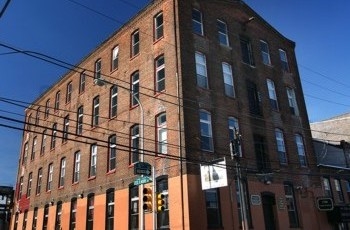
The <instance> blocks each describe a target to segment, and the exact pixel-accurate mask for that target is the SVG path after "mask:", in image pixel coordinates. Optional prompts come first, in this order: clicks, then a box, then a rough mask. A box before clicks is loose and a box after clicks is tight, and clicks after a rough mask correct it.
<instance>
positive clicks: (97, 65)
mask: <svg viewBox="0 0 350 230" xmlns="http://www.w3.org/2000/svg"><path fill="white" fill-rule="evenodd" d="M101 68H102V61H101V59H98V60H97V61H96V62H95V72H94V73H95V74H94V79H100V78H101Z"/></svg>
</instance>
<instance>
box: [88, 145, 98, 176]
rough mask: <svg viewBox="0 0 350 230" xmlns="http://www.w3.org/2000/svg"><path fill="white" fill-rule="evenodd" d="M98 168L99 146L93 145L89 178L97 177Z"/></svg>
mask: <svg viewBox="0 0 350 230" xmlns="http://www.w3.org/2000/svg"><path fill="white" fill-rule="evenodd" d="M96 166H97V145H96V144H93V145H91V150H90V170H89V177H94V176H96Z"/></svg>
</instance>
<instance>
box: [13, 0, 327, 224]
mask: <svg viewBox="0 0 350 230" xmlns="http://www.w3.org/2000/svg"><path fill="white" fill-rule="evenodd" d="M294 48H295V43H294V42H292V41H290V40H288V39H286V38H285V37H283V36H282V35H281V34H280V33H279V32H278V31H276V30H275V29H274V28H273V27H272V26H270V25H269V24H268V23H267V22H266V21H265V20H264V19H263V18H261V17H260V16H259V15H257V14H256V13H255V12H254V11H253V10H252V9H251V8H250V7H249V6H247V5H246V4H245V3H243V2H241V1H232V0H231V1H229V0H212V1H205V0H196V1H195V0H154V1H151V2H150V3H149V4H148V6H146V7H145V8H144V9H143V10H142V11H141V12H139V13H138V14H137V15H136V16H135V17H134V18H133V19H131V20H130V21H129V22H128V23H126V24H125V25H124V26H123V27H122V28H120V29H119V30H118V31H117V32H116V33H115V34H113V35H112V36H111V37H109V38H108V39H107V40H106V41H105V42H103V43H102V44H101V45H100V46H98V47H97V48H96V49H95V50H94V51H93V52H92V53H91V54H90V55H88V56H87V57H86V58H84V59H83V60H82V61H81V63H80V64H79V65H78V66H77V67H76V68H74V69H73V70H72V71H70V72H68V73H67V74H66V75H64V76H63V77H62V78H61V79H60V80H59V81H58V82H57V83H56V84H54V85H53V86H52V87H51V88H50V89H48V90H47V91H46V92H45V93H44V94H42V95H41V96H40V97H39V98H38V99H37V100H36V101H34V102H33V103H32V105H30V106H29V107H28V108H27V109H26V125H25V131H24V135H23V142H22V148H21V149H22V152H21V155H20V161H19V162H20V163H19V169H18V176H17V187H16V194H15V195H16V200H15V207H16V208H17V209H16V211H17V212H16V214H15V215H14V218H13V220H14V221H12V229H19V228H21V227H24V228H25V227H26V226H33V229H61V228H62V229H93V228H94V229H143V226H142V224H143V223H144V225H145V229H152V226H154V227H153V229H241V228H242V226H241V225H242V222H244V221H246V222H247V223H248V225H249V226H250V227H251V228H254V229H292V228H293V229H294V228H298V229H308V230H309V229H321V226H322V229H332V226H331V224H329V223H328V221H327V218H326V213H321V212H319V211H318V210H317V207H316V205H315V198H316V197H318V196H322V195H323V190H322V188H321V183H320V177H319V176H318V174H317V172H318V171H317V170H318V168H317V167H316V157H315V156H314V154H313V145H312V138H311V132H310V127H309V123H308V116H307V112H306V108H305V102H304V97H303V92H302V86H301V82H300V77H299V73H298V68H297V63H296V58H295V52H294ZM237 130H238V131H239V134H240V135H241V136H242V138H241V141H240V144H241V146H240V149H241V150H242V159H241V160H240V165H241V167H240V168H239V169H241V170H240V171H241V173H242V178H241V179H242V180H241V182H242V183H241V185H242V187H243V190H244V191H245V192H240V191H239V189H238V186H236V185H237V184H240V183H237V181H236V179H237V177H236V167H235V165H236V163H237V162H236V161H235V160H232V159H231V156H230V147H229V143H230V141H231V140H232V139H233V138H234V133H235V131H237ZM224 157H225V158H226V165H227V166H226V169H227V177H228V186H224V187H220V188H212V189H208V190H202V186H201V176H200V164H202V165H205V164H210V162H211V161H215V160H218V159H222V158H224ZM142 161H145V162H147V163H149V164H150V165H152V168H153V169H154V170H153V172H154V174H155V175H154V178H155V182H156V185H155V186H154V187H152V183H148V184H145V185H140V186H138V185H135V180H136V179H137V178H138V176H137V175H134V171H135V167H136V166H139V165H140V164H137V162H142ZM139 169H140V168H139ZM140 170H144V171H149V170H148V168H147V167H146V168H141V169H140ZM217 178H219V179H220V177H217ZM143 180H146V179H145V178H143ZM143 187H145V188H146V190H145V191H146V192H149V191H151V192H150V195H151V196H152V195H153V198H152V199H153V205H154V206H155V204H154V203H155V201H156V197H155V193H157V194H162V195H163V197H162V199H163V200H164V205H163V207H162V209H163V210H161V211H157V210H155V208H154V209H153V212H152V211H151V212H149V211H146V212H145V214H144V215H140V213H143V211H142V207H141V205H143V202H140V200H141V196H143V194H142V192H143V190H142V189H141V188H143ZM300 188H302V189H300ZM152 190H153V192H152ZM146 195H147V194H146ZM241 197H242V198H244V199H240V198H241ZM142 199H145V203H144V204H145V207H146V208H148V206H147V203H146V202H148V199H149V198H148V197H147V196H145V197H143V198H142ZM152 199H151V201H152ZM240 200H242V202H241V201H240ZM241 210H243V211H242V212H241ZM241 214H244V215H243V216H242V215H241ZM242 219H243V220H244V221H242ZM243 227H244V226H243Z"/></svg>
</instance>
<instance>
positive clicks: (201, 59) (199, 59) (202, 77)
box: [195, 52, 208, 89]
mask: <svg viewBox="0 0 350 230" xmlns="http://www.w3.org/2000/svg"><path fill="white" fill-rule="evenodd" d="M195 60H196V74H197V86H199V87H202V88H206V89H207V88H208V76H207V63H206V58H205V55H204V54H202V53H200V52H196V53H195Z"/></svg>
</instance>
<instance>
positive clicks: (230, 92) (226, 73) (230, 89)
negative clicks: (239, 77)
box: [221, 62, 235, 97]
mask: <svg viewBox="0 0 350 230" xmlns="http://www.w3.org/2000/svg"><path fill="white" fill-rule="evenodd" d="M221 65H222V73H223V77H224V84H225V94H226V96H229V97H234V96H235V89H234V85H233V75H232V67H231V65H230V64H228V63H226V62H223V63H222V64H221Z"/></svg>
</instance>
